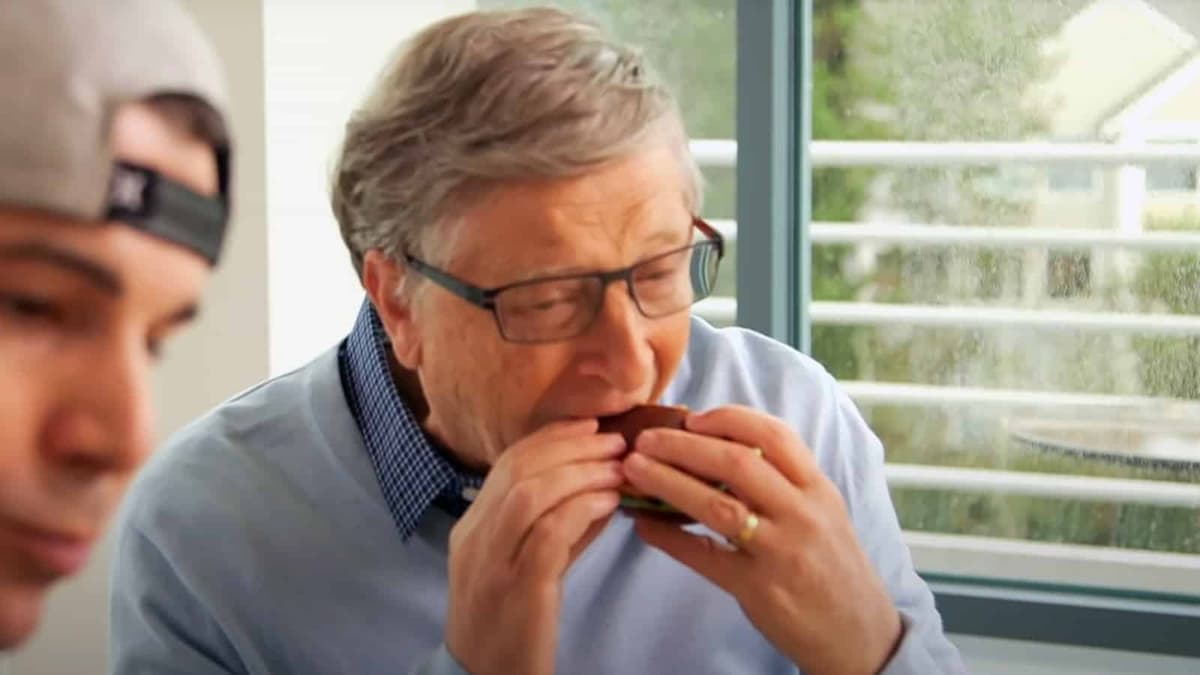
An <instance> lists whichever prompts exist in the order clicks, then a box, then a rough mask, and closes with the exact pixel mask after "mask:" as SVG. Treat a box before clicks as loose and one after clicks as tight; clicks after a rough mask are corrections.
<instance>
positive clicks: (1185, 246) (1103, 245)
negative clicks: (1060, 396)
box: [709, 219, 1200, 251]
mask: <svg viewBox="0 0 1200 675" xmlns="http://www.w3.org/2000/svg"><path fill="white" fill-rule="evenodd" d="M709 223H710V224H712V226H713V227H715V228H717V230H718V231H720V233H721V234H722V235H723V236H724V237H725V238H726V239H727V240H730V241H737V221H734V220H719V219H716V220H710V221H709ZM809 237H810V239H811V241H812V243H814V244H880V245H901V246H905V247H910V248H911V247H917V246H975V247H980V248H985V247H986V248H1035V247H1038V248H1095V249H1121V250H1127V251H1200V232H1178V231H1150V232H1139V233H1137V234H1130V233H1125V232H1117V231H1115V230H1100V229H1068V228H1043V227H1037V228H1033V227H1028V228H1018V227H979V226H974V225H969V226H968V225H920V224H908V223H834V222H814V223H812V225H811V226H810V227H809Z"/></svg>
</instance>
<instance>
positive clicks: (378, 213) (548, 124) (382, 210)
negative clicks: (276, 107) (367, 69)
mask: <svg viewBox="0 0 1200 675" xmlns="http://www.w3.org/2000/svg"><path fill="white" fill-rule="evenodd" d="M651 139H654V140H670V141H673V142H674V143H675V145H676V147H677V148H678V151H679V157H680V162H681V165H680V168H681V171H682V173H683V175H684V180H685V191H686V194H685V195H684V197H685V199H687V200H688V202H689V205H690V207H691V208H693V209H694V210H697V211H698V210H699V208H700V201H701V198H702V194H701V191H702V182H701V178H700V173H699V169H698V168H697V167H696V164H695V160H694V159H693V158H692V156H691V153H690V152H689V150H688V145H687V137H686V133H685V132H684V130H683V123H682V120H681V118H680V115H679V110H678V104H677V103H676V101H675V98H674V97H673V95H672V94H671V93H670V92H669V91H668V90H667V88H666V87H665V86H664V85H663V84H662V83H661V82H660V81H659V80H658V79H657V78H656V76H655V75H654V74H653V73H651V72H650V71H649V69H648V67H647V65H646V63H645V62H644V61H643V59H642V57H641V54H640V53H639V52H637V51H635V50H633V49H631V48H629V47H627V46H624V45H621V44H618V43H616V42H615V41H613V40H612V39H611V38H609V37H608V36H606V35H605V34H604V33H603V32H602V31H601V30H600V29H599V28H598V27H597V26H595V25H594V24H592V23H589V22H587V21H584V20H581V19H580V18H578V17H576V16H573V15H571V14H568V13H566V12H563V11H560V10H557V9H549V8H535V9H525V10H515V11H497V12H473V13H469V14H464V15H461V16H457V17H453V18H450V19H446V20H444V21H441V22H439V23H436V24H434V25H432V26H430V27H428V28H426V29H425V30H423V31H422V32H421V33H419V34H418V35H416V36H415V37H414V38H413V39H412V41H411V42H410V43H408V44H407V45H406V47H405V48H404V49H403V50H402V51H401V52H400V53H399V54H398V56H397V57H396V58H395V59H394V60H393V61H392V62H391V63H390V64H389V65H388V66H387V67H386V68H385V69H384V70H383V73H382V75H381V77H380V79H379V80H378V82H377V83H376V84H375V87H374V90H373V91H372V92H371V94H370V95H369V96H368V97H367V100H366V101H365V103H364V104H363V105H362V106H361V107H360V108H359V109H358V110H357V111H356V112H355V113H354V115H353V116H352V117H351V118H350V121H349V123H348V124H347V125H346V136H345V140H344V142H343V144H342V149H341V155H340V157H339V159H338V162H337V165H336V168H335V171H334V175H333V180H332V190H331V191H332V199H331V201H332V206H333V213H334V215H335V216H336V218H337V220H338V225H339V227H340V229H341V233H342V239H343V240H344V241H345V242H346V246H347V247H348V248H349V250H350V255H351V258H352V260H353V262H354V267H355V269H356V270H357V271H358V273H359V275H360V276H361V275H362V264H363V256H364V255H365V254H366V252H367V251H370V250H372V249H379V250H381V251H382V252H383V253H385V254H386V255H388V256H390V257H392V258H393V259H396V260H399V259H401V256H402V255H403V254H404V253H408V254H411V255H415V256H433V255H442V248H443V246H444V244H445V239H446V234H447V233H445V232H444V229H445V228H444V227H441V228H438V229H442V230H443V232H440V233H435V232H434V230H435V226H437V225H439V224H443V225H444V224H446V223H448V222H449V221H452V220H453V219H454V218H455V217H456V216H457V215H458V214H459V213H460V212H461V211H462V210H464V209H465V208H466V207H468V206H469V205H470V204H471V203H472V202H471V200H472V199H473V198H478V197H479V196H480V195H482V194H486V192H487V191H489V190H491V189H494V188H496V187H499V186H502V185H504V184H507V183H512V182H515V181H523V180H534V179H557V178H569V177H574V176H578V175H581V174H583V173H586V172H587V171H589V170H592V169H595V168H596V167H597V165H600V164H602V163H605V162H608V161H612V160H615V159H619V158H622V157H624V156H627V155H629V154H631V153H633V152H636V151H637V150H639V149H640V147H641V146H642V145H644V144H645V143H646V142H647V141H649V140H651ZM430 249H435V250H430Z"/></svg>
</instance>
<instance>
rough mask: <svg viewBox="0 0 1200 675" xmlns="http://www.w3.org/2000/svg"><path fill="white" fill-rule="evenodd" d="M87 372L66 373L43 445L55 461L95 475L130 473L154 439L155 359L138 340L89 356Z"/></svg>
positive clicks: (106, 346) (109, 346) (146, 452)
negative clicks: (152, 391)
mask: <svg viewBox="0 0 1200 675" xmlns="http://www.w3.org/2000/svg"><path fill="white" fill-rule="evenodd" d="M90 352H91V355H92V356H91V358H90V359H88V361H87V364H86V367H85V368H84V369H82V371H83V372H78V371H77V372H74V373H70V372H64V373H61V375H60V378H61V379H60V385H59V387H58V388H57V390H58V391H59V392H61V393H60V395H59V404H58V405H57V406H56V409H55V410H56V411H55V413H54V415H53V417H52V419H51V421H50V424H49V427H48V429H47V433H48V435H49V437H48V438H47V439H45V440H46V443H45V444H44V448H45V449H46V452H47V453H48V454H49V455H50V456H51V458H52V459H53V460H54V461H56V462H58V463H60V464H63V465H69V466H71V467H72V468H74V469H77V470H80V471H86V472H92V473H128V472H131V471H132V470H133V469H136V468H137V466H138V465H140V464H141V462H142V461H143V460H144V459H145V457H146V456H147V454H149V451H150V447H151V438H152V435H153V412H152V409H151V396H150V387H151V383H150V370H151V365H152V364H151V359H150V356H149V354H147V353H146V349H145V347H144V345H143V344H141V343H140V341H139V340H136V339H129V340H124V341H122V343H121V344H115V343H106V344H105V345H103V346H102V347H98V348H96V349H94V350H90Z"/></svg>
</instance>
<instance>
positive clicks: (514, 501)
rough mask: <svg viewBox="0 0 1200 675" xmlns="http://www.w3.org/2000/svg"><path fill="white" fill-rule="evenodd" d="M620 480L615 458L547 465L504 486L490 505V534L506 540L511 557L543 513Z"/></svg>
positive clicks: (515, 554) (621, 474) (521, 545)
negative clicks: (536, 474)
mask: <svg viewBox="0 0 1200 675" xmlns="http://www.w3.org/2000/svg"><path fill="white" fill-rule="evenodd" d="M624 481H625V475H624V472H623V471H622V470H621V465H620V463H619V462H617V461H616V460H593V461H590V462H576V463H573V464H564V465H561V466H558V467H554V468H552V469H549V470H547V471H545V472H543V473H541V474H539V475H538V476H537V477H536V478H531V479H527V480H524V481H522V482H520V483H517V484H516V485H512V486H509V488H508V489H507V490H505V492H504V496H503V497H502V498H501V499H500V501H499V504H498V505H497V506H496V507H494V508H495V509H496V510H495V512H494V516H493V518H494V519H493V521H492V528H493V529H492V535H491V536H493V537H497V538H498V540H499V541H507V542H510V543H509V555H510V556H512V557H515V556H517V555H518V554H519V552H520V551H521V549H522V547H523V546H524V543H525V540H526V539H527V538H528V537H529V535H530V528H531V527H532V526H533V525H534V524H535V523H536V522H537V521H538V520H539V519H540V518H542V517H543V516H544V515H545V514H547V513H548V512H550V511H551V510H553V509H554V508H556V507H558V506H559V505H560V504H563V503H565V502H567V501H569V500H571V499H572V498H573V497H576V496H578V495H580V494H582V493H586V492H591V491H596V490H615V489H616V488H617V487H618V486H620V485H621V484H622V483H623V482H624ZM483 506H485V507H486V505H483Z"/></svg>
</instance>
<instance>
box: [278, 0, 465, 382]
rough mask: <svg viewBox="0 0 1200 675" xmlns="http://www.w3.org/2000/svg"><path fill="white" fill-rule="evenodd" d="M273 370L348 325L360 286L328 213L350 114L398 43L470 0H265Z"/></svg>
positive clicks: (285, 367)
mask: <svg viewBox="0 0 1200 675" xmlns="http://www.w3.org/2000/svg"><path fill="white" fill-rule="evenodd" d="M263 6H264V15H265V17H266V41H265V44H266V56H267V58H266V68H267V70H266V73H267V77H266V84H267V89H266V98H267V162H268V165H269V166H270V174H269V177H268V183H267V213H268V223H269V237H270V260H271V264H270V292H271V297H270V323H271V349H270V353H271V357H270V359H271V374H272V375H275V374H279V373H283V372H286V371H289V370H292V369H293V368H296V367H298V366H301V365H303V364H304V363H306V362H307V361H308V360H310V359H311V358H312V357H313V356H314V355H316V354H319V353H320V352H322V351H324V350H325V349H326V348H328V347H330V346H332V345H333V344H335V343H336V342H337V341H338V340H339V339H341V338H342V337H343V336H344V335H345V334H346V332H347V331H348V330H349V329H350V327H351V325H352V323H353V320H354V315H355V313H356V312H357V310H358V307H359V304H360V302H361V299H362V289H361V287H360V286H359V284H358V279H357V278H356V277H355V275H354V270H353V268H352V267H351V265H350V258H349V256H348V255H347V254H346V249H345V247H344V246H343V245H342V241H341V238H340V237H339V235H338V230H337V224H336V222H335V221H334V220H333V215H332V213H331V212H330V209H329V198H328V192H329V191H328V176H329V172H330V169H331V168H332V166H333V161H334V159H335V157H336V149H337V147H338V144H339V143H340V141H341V136H342V130H343V127H344V125H345V123H346V119H347V118H348V117H349V115H350V112H351V110H353V109H354V107H355V106H356V105H357V104H358V103H359V101H360V99H361V98H362V97H363V95H364V94H365V92H366V91H367V89H368V87H369V85H370V84H371V83H372V82H373V81H374V80H375V77H376V76H377V75H378V73H379V70H380V68H381V67H382V65H383V64H384V63H385V61H386V60H387V58H388V56H389V55H390V54H392V53H393V52H394V51H395V48H396V46H397V45H398V44H399V42H400V41H401V40H402V39H404V38H406V37H407V36H409V35H411V34H413V33H415V32H416V31H418V30H420V29H421V28H423V27H424V26H426V25H427V24H429V23H432V22H433V21H436V20H438V19H440V18H442V17H445V16H448V15H451V14H457V13H459V12H462V11H466V10H469V9H471V8H472V7H473V6H474V2H473V0H406V1H405V2H378V0H375V1H372V0H345V1H343V2H329V1H315V0H310V1H305V0H265V1H264V2H263Z"/></svg>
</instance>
